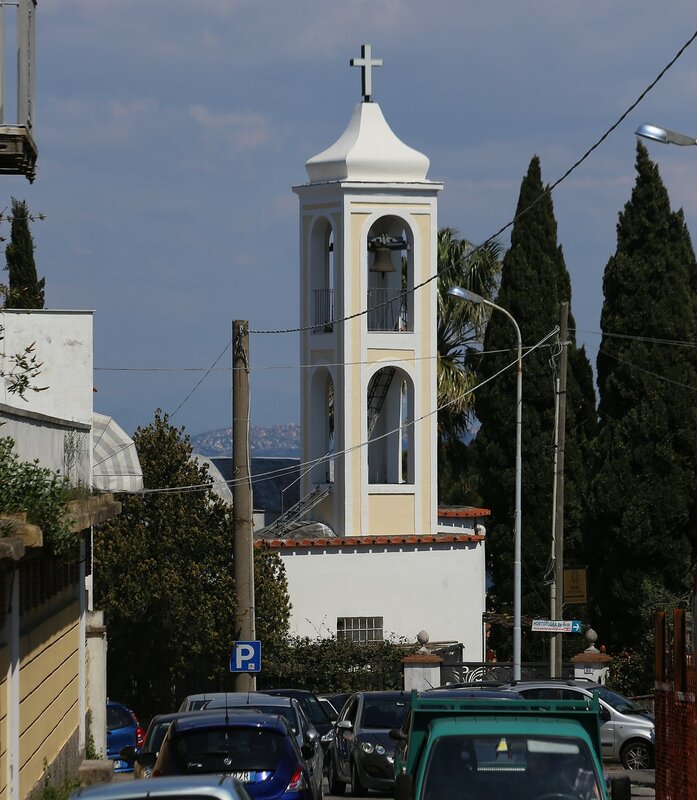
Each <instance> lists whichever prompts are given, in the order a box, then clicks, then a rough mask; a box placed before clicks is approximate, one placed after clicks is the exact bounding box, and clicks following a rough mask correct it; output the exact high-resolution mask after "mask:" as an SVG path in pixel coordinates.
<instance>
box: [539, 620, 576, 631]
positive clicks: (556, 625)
mask: <svg viewBox="0 0 697 800" xmlns="http://www.w3.org/2000/svg"><path fill="white" fill-rule="evenodd" d="M581 627H582V623H581V620H580V619H534V620H533V621H532V629H533V631H538V632H540V631H542V632H545V633H581Z"/></svg>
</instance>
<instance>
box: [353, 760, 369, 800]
mask: <svg viewBox="0 0 697 800" xmlns="http://www.w3.org/2000/svg"><path fill="white" fill-rule="evenodd" d="M351 794H352V795H353V796H354V797H365V795H367V794H368V790H367V789H366V788H365V786H363V784H362V783H361V779H360V777H359V775H358V767H357V766H356V762H355V761H354V762H352V764H351Z"/></svg>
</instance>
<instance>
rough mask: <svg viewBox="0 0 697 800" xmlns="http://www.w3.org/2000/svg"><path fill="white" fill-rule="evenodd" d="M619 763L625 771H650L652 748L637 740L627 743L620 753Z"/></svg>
mask: <svg viewBox="0 0 697 800" xmlns="http://www.w3.org/2000/svg"><path fill="white" fill-rule="evenodd" d="M620 761H621V762H622V766H623V767H624V768H625V769H652V768H653V747H651V745H650V744H649V743H648V742H642V741H639V740H636V741H633V742H627V744H625V745H624V747H623V748H622V752H621V753H620Z"/></svg>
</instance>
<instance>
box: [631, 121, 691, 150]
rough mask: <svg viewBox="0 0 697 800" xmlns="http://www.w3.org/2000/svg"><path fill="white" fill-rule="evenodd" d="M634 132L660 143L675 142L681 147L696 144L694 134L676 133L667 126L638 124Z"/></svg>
mask: <svg viewBox="0 0 697 800" xmlns="http://www.w3.org/2000/svg"><path fill="white" fill-rule="evenodd" d="M634 133H635V134H636V135H637V136H643V137H644V139H651V140H653V141H654V142H661V143H662V144H677V145H680V146H682V147H684V146H686V145H692V144H697V139H695V138H694V136H685V134H684V133H676V132H675V131H670V130H668V128H659V127H658V126H657V125H649V124H644V125H640V126H639V127H638V128H637V129H636V130H635V131H634Z"/></svg>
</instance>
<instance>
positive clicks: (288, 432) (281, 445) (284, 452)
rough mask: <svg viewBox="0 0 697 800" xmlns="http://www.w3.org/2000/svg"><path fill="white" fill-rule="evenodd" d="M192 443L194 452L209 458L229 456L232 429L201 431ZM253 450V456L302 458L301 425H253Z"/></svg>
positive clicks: (193, 438)
mask: <svg viewBox="0 0 697 800" xmlns="http://www.w3.org/2000/svg"><path fill="white" fill-rule="evenodd" d="M191 444H192V445H193V448H194V452H196V453H200V454H201V455H203V456H208V457H209V458H211V457H213V456H229V455H231V453H232V429H231V428H221V429H220V430H217V431H206V432H205V433H199V434H197V435H196V436H192V437H191ZM251 450H252V455H253V456H283V457H285V458H300V425H272V426H271V427H270V428H263V427H260V426H258V425H253V426H252V429H251Z"/></svg>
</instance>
